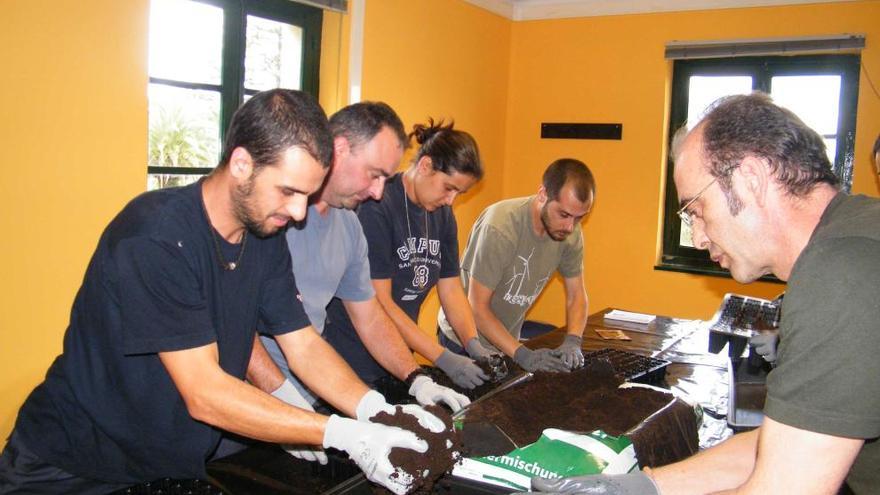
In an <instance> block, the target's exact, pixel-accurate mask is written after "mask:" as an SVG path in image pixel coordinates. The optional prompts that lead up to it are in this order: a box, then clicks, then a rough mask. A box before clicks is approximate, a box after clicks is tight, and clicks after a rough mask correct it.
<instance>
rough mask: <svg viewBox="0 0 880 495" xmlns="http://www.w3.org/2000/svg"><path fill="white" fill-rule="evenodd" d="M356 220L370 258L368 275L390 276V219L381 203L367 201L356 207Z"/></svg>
mask: <svg viewBox="0 0 880 495" xmlns="http://www.w3.org/2000/svg"><path fill="white" fill-rule="evenodd" d="M358 220H360V222H361V227H362V228H363V230H364V236H365V237H366V239H367V250H368V253H369V260H370V277H371V278H374V279H386V278H391V275H392V267H393V265H392V255H393V254H394V246H393V245H392V242H393V237H394V236H393V234H392V226H391V222H390V219H389V218H388V217H387V216H386V215H385V210H384V209H383V208H382V204H381V203H379V202H375V201H367V202H365V203H363V204H361V206H360V208H358Z"/></svg>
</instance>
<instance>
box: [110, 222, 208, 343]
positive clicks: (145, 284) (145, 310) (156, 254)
mask: <svg viewBox="0 0 880 495" xmlns="http://www.w3.org/2000/svg"><path fill="white" fill-rule="evenodd" d="M183 249H184V248H183V247H181V246H179V245H177V244H174V243H171V242H167V241H163V240H160V239H155V238H152V237H147V236H144V237H132V238H128V239H125V240H123V241H120V243H119V244H118V245H117V246H116V248H115V249H114V252H113V262H114V263H115V269H116V273H117V277H116V280H115V285H116V287H115V290H114V293H115V294H116V297H117V300H118V305H119V316H120V322H121V325H120V333H121V338H122V342H123V344H122V348H123V352H124V353H125V354H128V355H130V354H148V353H156V352H166V351H177V350H182V349H190V348H193V347H199V346H203V345H207V344H210V343H211V342H214V341H216V333H215V330H214V327H213V323H212V320H211V315H210V312H209V310H208V305H207V302H206V300H205V295H204V291H203V284H202V281H201V280H200V279H199V277H198V276H197V275H196V271H195V270H194V269H193V267H192V266H191V265H190V264H189V262H188V260H187V257H186V254H185V253H184V251H183Z"/></svg>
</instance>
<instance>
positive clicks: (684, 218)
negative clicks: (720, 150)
mask: <svg viewBox="0 0 880 495" xmlns="http://www.w3.org/2000/svg"><path fill="white" fill-rule="evenodd" d="M716 181H718V177H715V178H714V179H712V182H710V183H708V184H706V186H705V187H703V188H702V189H700V192H698V193H697V195H696V196H694V197H693V198H691V200H690V201H688V202H687V203H685V204H684V206H682V207H681V208H680V209H679V210H678V211H677V212H675V214H676V215H678V218H680V219H681V223H683V224H685V225H687V226H688V227H690V226H692V225H693V224H694V220H693V218H691V214H690V213H688V211H687V209H688V208H689V207H690V206H691V205H692V204H694V201H696V200H698V199H700V196H702V195H703V193H704V192H706V190H707V189H709V188H710V187H712V184H714V183H715V182H716Z"/></svg>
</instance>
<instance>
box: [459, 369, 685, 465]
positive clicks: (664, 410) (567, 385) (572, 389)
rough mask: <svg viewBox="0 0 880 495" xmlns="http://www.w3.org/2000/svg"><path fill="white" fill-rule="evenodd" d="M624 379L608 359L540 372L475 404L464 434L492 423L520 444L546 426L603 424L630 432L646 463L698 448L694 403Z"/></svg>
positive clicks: (615, 430)
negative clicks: (624, 384) (627, 383)
mask: <svg viewBox="0 0 880 495" xmlns="http://www.w3.org/2000/svg"><path fill="white" fill-rule="evenodd" d="M621 383H622V380H621V378H620V377H619V376H617V375H616V374H615V370H614V369H613V367H612V366H611V365H610V363H608V362H607V361H596V362H592V363H590V364H588V365H587V366H586V367H585V368H582V369H580V370H577V371H573V372H571V373H562V374H560V373H544V372H537V373H535V376H534V377H533V378H532V379H531V380H529V381H526V382H524V383H521V384H519V385H517V386H515V387H512V388H510V389H507V390H504V391H502V392H500V393H498V394H497V395H495V396H493V397H491V398H489V399H487V400H485V401H481V402H477V403H475V404H473V405H472V406H471V407H470V408H469V409H468V412H467V414H466V415H465V418H464V436H465V438H468V434H467V431H468V424H480V423H482V424H483V425H485V424H486V423H490V424H494V425H496V426H497V427H499V428H500V429H501V430H502V431H503V432H504V433H505V434H506V435H507V436H508V437H510V439H511V440H513V442H515V443H516V445H517V446H520V447H522V446H524V445H528V444H530V443H532V442H534V441H536V440H537V439H538V438H539V437H540V435H541V432H542V431H543V430H544V429H545V428H559V429H562V430H569V431H583V432H590V431H593V430H597V429H600V430H603V431H604V432H605V433H608V434H609V435H615V436H617V435H621V434H627V435H628V436H629V437H630V439H631V440H632V441H633V444H634V445H635V449H636V455H637V456H638V458H639V463H640V465H641V466H643V467H644V466H659V465H663V464H668V463H670V462H674V461H676V460H680V459H683V458H684V457H687V456H689V455H691V454H693V453H695V452H696V450H697V445H698V440H697V425H696V416H695V414H694V412H693V410H692V409H691V407H690V406H688V405H687V404H685V403H684V402H683V401H681V400H679V399H675V398H673V396H671V395H670V394H666V393H663V392H659V391H656V390H649V389H644V388H629V389H619V388H618V385H620V384H621ZM655 413H656V414H655ZM649 417H650V419H648V418H649ZM466 448H467V450H466V453H467V455H501V454H505V453H507V452H486V451H485V446H484V445H476V446H471V445H467V444H466ZM474 449H476V450H479V451H480V452H479V454H474V453H473V450H474Z"/></svg>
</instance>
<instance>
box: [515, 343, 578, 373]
mask: <svg viewBox="0 0 880 495" xmlns="http://www.w3.org/2000/svg"><path fill="white" fill-rule="evenodd" d="M553 351H554V349H535V350H532V349H529V348H528V347H526V346H524V345H521V346H519V348H517V350H516V352H515V353H513V360H514V361H515V362H516V364H518V365H520V367H522V369H524V370H526V371H555V372H568V371H569V367H568V366H567V365H566V364H565V363H564V362H563V361H562V359H560V358H559V357H558V356H555V355H554V354H553Z"/></svg>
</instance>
